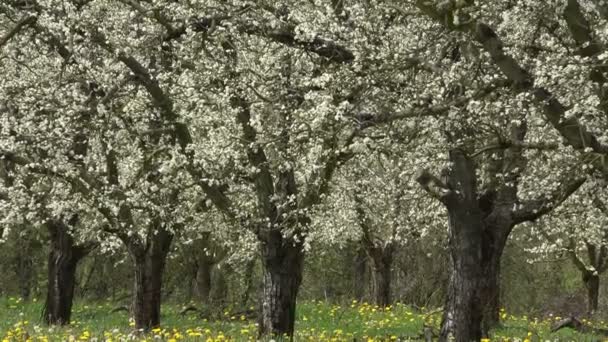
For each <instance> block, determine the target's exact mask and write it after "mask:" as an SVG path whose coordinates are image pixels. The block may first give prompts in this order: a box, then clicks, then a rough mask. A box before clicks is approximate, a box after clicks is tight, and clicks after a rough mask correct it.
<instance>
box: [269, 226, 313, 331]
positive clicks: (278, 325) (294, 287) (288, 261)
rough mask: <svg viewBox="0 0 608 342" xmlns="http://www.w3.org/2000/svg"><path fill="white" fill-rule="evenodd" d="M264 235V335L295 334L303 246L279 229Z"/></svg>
mask: <svg viewBox="0 0 608 342" xmlns="http://www.w3.org/2000/svg"><path fill="white" fill-rule="evenodd" d="M260 238H261V252H262V266H263V290H262V315H261V316H260V322H259V325H260V335H272V336H284V335H287V336H289V337H292V336H293V329H294V323H295V314H296V297H297V295H298V290H299V288H300V284H301V282H302V270H303V263H304V252H303V247H302V244H301V243H300V242H296V241H294V240H292V239H289V238H284V237H283V236H282V233H281V232H280V231H277V230H270V231H268V232H265V234H263V235H260Z"/></svg>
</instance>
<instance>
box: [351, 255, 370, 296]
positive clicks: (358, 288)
mask: <svg viewBox="0 0 608 342" xmlns="http://www.w3.org/2000/svg"><path fill="white" fill-rule="evenodd" d="M355 253H356V254H355V257H354V261H353V273H354V277H353V294H354V297H355V299H357V300H358V301H362V300H363V297H364V296H365V283H366V282H365V274H366V273H367V272H366V270H367V254H366V253H365V249H364V248H363V247H362V246H359V247H357V250H356V252H355Z"/></svg>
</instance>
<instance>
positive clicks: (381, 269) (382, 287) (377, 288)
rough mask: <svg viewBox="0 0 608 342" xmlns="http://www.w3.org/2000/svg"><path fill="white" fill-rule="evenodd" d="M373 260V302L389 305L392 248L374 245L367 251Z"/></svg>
mask: <svg viewBox="0 0 608 342" xmlns="http://www.w3.org/2000/svg"><path fill="white" fill-rule="evenodd" d="M369 253H370V255H371V259H372V262H373V267H372V268H373V272H374V273H373V280H374V282H373V285H374V286H373V290H374V304H376V305H378V306H379V307H387V306H389V305H391V267H392V265H393V248H392V246H391V245H388V246H386V247H374V248H373V249H372V250H371V251H369Z"/></svg>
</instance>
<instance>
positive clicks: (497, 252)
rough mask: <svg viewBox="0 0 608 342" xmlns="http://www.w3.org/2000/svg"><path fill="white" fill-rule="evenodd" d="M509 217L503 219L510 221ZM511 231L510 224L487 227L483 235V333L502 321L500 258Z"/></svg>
mask: <svg viewBox="0 0 608 342" xmlns="http://www.w3.org/2000/svg"><path fill="white" fill-rule="evenodd" d="M507 220H508V219H507V218H504V219H502V221H503V222H508V221H507ZM509 232H510V229H509V227H508V226H504V227H503V226H500V227H486V232H485V233H484V235H483V240H482V243H483V246H482V260H481V276H482V278H481V284H480V287H481V291H480V296H481V305H482V308H483V312H482V313H483V321H482V334H483V336H489V334H488V332H489V331H490V330H491V329H493V328H495V327H497V326H498V324H499V321H500V260H501V258H502V252H503V251H504V248H505V245H506V242H507V237H508V234H509Z"/></svg>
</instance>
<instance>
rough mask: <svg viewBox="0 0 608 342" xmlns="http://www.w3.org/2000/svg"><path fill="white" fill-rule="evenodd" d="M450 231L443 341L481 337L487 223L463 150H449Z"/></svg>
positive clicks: (476, 339)
mask: <svg viewBox="0 0 608 342" xmlns="http://www.w3.org/2000/svg"><path fill="white" fill-rule="evenodd" d="M450 161H451V162H452V164H453V165H452V167H451V168H450V170H449V173H448V186H449V189H451V190H450V191H451V192H450V195H449V197H448V198H447V199H445V204H446V207H447V209H448V233H449V250H450V264H451V272H450V278H449V283H448V290H447V292H448V293H447V298H446V304H445V308H444V314H443V320H442V322H441V332H440V337H439V339H440V341H455V342H471V341H479V340H480V339H481V335H482V334H481V321H482V310H481V309H482V307H481V303H480V294H479V290H480V284H481V277H482V274H481V267H480V265H481V251H482V240H481V239H482V234H483V231H484V223H483V217H482V212H481V209H480V208H479V205H478V201H477V193H476V191H477V190H476V179H475V167H474V165H473V162H472V161H471V160H470V159H469V158H468V157H467V156H466V155H465V154H464V153H463V152H462V151H460V150H452V151H450Z"/></svg>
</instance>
